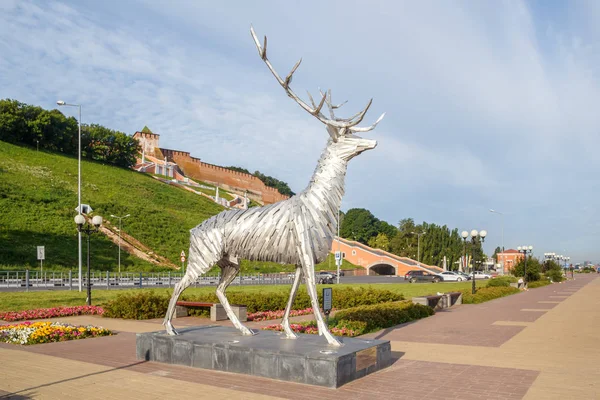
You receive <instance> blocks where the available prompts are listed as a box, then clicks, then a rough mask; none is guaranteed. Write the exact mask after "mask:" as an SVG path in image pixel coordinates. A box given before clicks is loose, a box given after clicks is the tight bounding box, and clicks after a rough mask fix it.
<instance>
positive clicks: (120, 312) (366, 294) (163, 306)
mask: <svg viewBox="0 0 600 400" xmlns="http://www.w3.org/2000/svg"><path fill="white" fill-rule="evenodd" d="M318 295H319V304H321V303H322V300H323V299H322V298H321V297H322V293H321V292H319V293H318ZM227 298H228V299H229V302H230V303H231V304H244V305H245V306H246V307H247V311H248V313H249V314H252V313H256V312H259V311H261V312H266V311H278V310H284V309H285V307H286V305H287V301H288V298H289V292H287V291H281V292H245V291H231V292H229V293H227ZM169 299H170V293H168V292H167V293H165V294H164V295H162V294H157V293H155V292H154V291H149V292H147V291H144V292H140V293H137V294H122V295H118V296H117V298H116V299H115V300H113V301H110V302H109V303H108V304H107V305H106V306H105V307H104V316H105V317H109V318H127V319H151V318H161V317H164V316H165V313H166V312H167V308H168V306H169ZM180 299H181V300H187V301H198V302H202V303H219V299H218V298H217V295H216V294H215V293H214V292H213V293H207V294H202V295H183V296H181V298H180ZM403 299H404V296H403V295H402V294H398V293H394V292H391V291H389V290H381V289H374V288H371V287H369V288H358V289H354V288H342V289H338V288H333V304H332V306H333V308H336V309H343V308H350V307H355V306H361V305H369V304H379V303H385V302H390V301H398V300H403ZM309 307H311V302H310V297H309V296H308V293H307V292H306V290H305V289H304V288H303V289H301V290H298V294H297V295H296V299H295V301H294V305H293V309H295V310H298V309H306V308H309ZM209 313H210V310H209V309H208V308H204V309H202V308H192V309H190V310H189V314H190V315H197V316H208V315H209Z"/></svg>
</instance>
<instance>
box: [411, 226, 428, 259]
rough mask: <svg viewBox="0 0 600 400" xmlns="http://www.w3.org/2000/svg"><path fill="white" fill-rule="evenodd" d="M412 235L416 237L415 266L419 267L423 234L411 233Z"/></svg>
mask: <svg viewBox="0 0 600 400" xmlns="http://www.w3.org/2000/svg"><path fill="white" fill-rule="evenodd" d="M411 233H412V234H413V235H417V264H419V265H421V235H424V234H425V232H420V233H419V232H411Z"/></svg>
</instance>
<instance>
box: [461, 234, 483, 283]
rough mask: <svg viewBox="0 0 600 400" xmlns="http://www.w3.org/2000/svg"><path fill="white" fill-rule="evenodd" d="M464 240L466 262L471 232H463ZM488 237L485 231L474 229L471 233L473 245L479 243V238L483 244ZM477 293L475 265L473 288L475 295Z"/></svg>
mask: <svg viewBox="0 0 600 400" xmlns="http://www.w3.org/2000/svg"><path fill="white" fill-rule="evenodd" d="M460 235H461V236H462V238H463V242H464V246H465V247H464V253H465V255H464V257H465V260H466V259H467V239H468V238H469V232H467V231H462V232H461V234H460ZM486 236H487V231H485V230H481V231H479V232H477V229H473V230H472V231H471V243H473V244H475V243H476V242H477V237H479V238H480V239H481V242H482V243H483V242H484V241H485V237H486ZM475 292H476V288H475V265H473V288H472V293H473V294H475Z"/></svg>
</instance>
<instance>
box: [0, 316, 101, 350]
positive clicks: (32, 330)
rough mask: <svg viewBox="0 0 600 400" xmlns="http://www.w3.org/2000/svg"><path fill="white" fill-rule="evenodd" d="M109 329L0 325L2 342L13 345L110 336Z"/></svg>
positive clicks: (25, 324) (43, 323)
mask: <svg viewBox="0 0 600 400" xmlns="http://www.w3.org/2000/svg"><path fill="white" fill-rule="evenodd" d="M110 335H112V332H111V331H109V330H108V329H104V328H100V327H95V326H91V325H88V326H75V325H70V324H63V323H60V322H29V321H26V322H22V323H20V324H15V325H0V342H4V343H13V344H23V345H28V344H39V343H51V342H64V341H67V340H77V339H86V338H90V337H97V336H110Z"/></svg>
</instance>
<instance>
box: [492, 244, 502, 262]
mask: <svg viewBox="0 0 600 400" xmlns="http://www.w3.org/2000/svg"><path fill="white" fill-rule="evenodd" d="M498 253H502V249H501V248H500V246H498V247H496V249H495V250H494V255H493V256H492V258H493V259H494V262H495V263H496V264H498Z"/></svg>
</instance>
